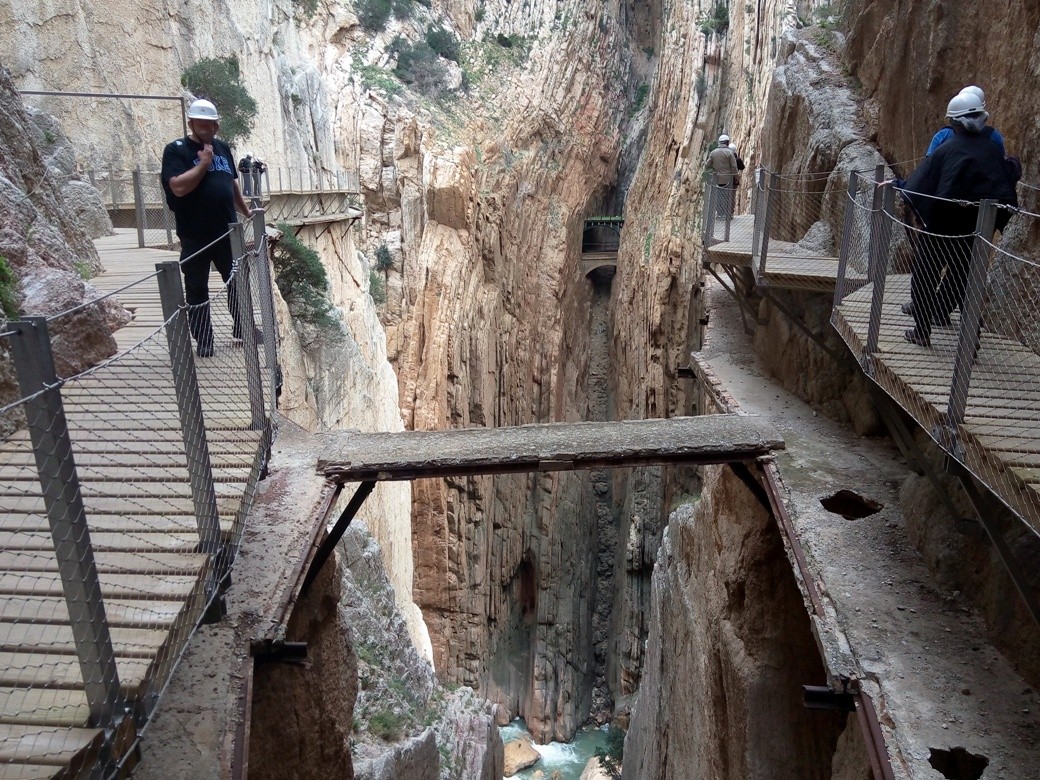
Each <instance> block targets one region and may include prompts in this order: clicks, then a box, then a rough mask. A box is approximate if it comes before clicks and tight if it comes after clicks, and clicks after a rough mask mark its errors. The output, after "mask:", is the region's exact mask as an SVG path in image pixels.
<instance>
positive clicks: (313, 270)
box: [271, 224, 341, 333]
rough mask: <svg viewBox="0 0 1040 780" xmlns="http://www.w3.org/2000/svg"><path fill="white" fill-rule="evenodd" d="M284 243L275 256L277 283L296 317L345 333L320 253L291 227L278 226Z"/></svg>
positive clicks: (272, 254)
mask: <svg viewBox="0 0 1040 780" xmlns="http://www.w3.org/2000/svg"><path fill="white" fill-rule="evenodd" d="M278 229H279V230H281V231H282V238H281V240H280V241H279V242H278V243H277V244H275V245H274V250H273V251H272V253H271V258H272V262H273V263H274V274H275V283H276V284H277V285H278V291H279V292H280V293H281V294H282V297H283V298H284V299H285V301H286V303H288V304H289V309H290V310H291V311H292V314H293V316H294V317H297V318H299V319H301V320H303V321H304V322H309V323H310V324H312V325H314V326H316V327H318V328H321V329H322V330H326V331H333V332H335V333H340V332H341V327H340V324H339V321H338V320H337V319H336V317H335V316H334V315H333V310H332V304H331V303H330V302H329V299H328V292H329V278H328V276H327V275H326V274H325V268H324V266H322V264H321V259H320V258H319V257H318V253H317V252H315V251H314V250H313V249H311V248H310V247H308V246H306V245H305V244H304V243H303V242H302V241H300V239H298V238H297V237H296V236H295V235H294V234H293V231H292V227H290V226H289V225H285V224H281V225H278Z"/></svg>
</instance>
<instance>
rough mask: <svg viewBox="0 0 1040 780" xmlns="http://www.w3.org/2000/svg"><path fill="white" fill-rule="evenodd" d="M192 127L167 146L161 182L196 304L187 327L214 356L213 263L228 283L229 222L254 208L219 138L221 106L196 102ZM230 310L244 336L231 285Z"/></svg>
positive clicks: (203, 353) (199, 349) (188, 293)
mask: <svg viewBox="0 0 1040 780" xmlns="http://www.w3.org/2000/svg"><path fill="white" fill-rule="evenodd" d="M188 128H189V130H190V132H189V133H188V135H187V136H185V137H184V138H178V139H177V140H176V141H173V142H171V143H169V144H167V145H166V148H165V149H164V150H163V159H162V184H163V189H164V190H165V192H166V202H167V204H168V205H169V206H170V209H172V210H173V214H174V217H175V219H176V222H177V237H178V238H179V239H180V241H181V271H182V272H183V274H184V298H185V301H186V302H187V304H188V305H189V306H191V307H193V308H192V309H191V311H190V314H189V316H188V326H189V328H190V329H191V335H192V336H193V337H194V339H195V345H196V353H197V354H198V355H199V356H200V357H209V356H211V355H212V354H213V324H212V321H211V318H210V308H209V269H210V263H213V265H215V266H216V267H217V270H218V271H219V272H220V276H221V278H222V279H223V280H224V281H225V282H227V280H228V279H229V278H230V277H231V269H232V257H231V239H230V237H229V235H228V224H229V223H231V222H234V221H235V220H236V215H235V212H236V211H237V212H238V213H239V214H242V215H243V216H246V217H248V216H249V215H250V214H251V213H252V212H251V210H250V208H249V205H248V204H247V203H246V201H245V198H243V197H242V191H241V190H240V189H239V186H238V181H237V179H238V171H237V169H236V168H235V159H234V157H233V156H232V154H231V149H230V147H228V145H227V144H226V143H224V142H223V141H221V140H220V139H219V138H217V137H216V136H217V131H218V130H219V129H220V115H219V114H217V107H216V106H214V105H213V104H212V103H211V102H210V101H208V100H195V101H194V102H192V104H191V105H190V106H189V107H188ZM214 242H216V243H214ZM211 244H212V246H210V245H211ZM228 309H229V311H230V312H231V316H232V318H233V321H234V330H233V333H232V337H233V338H236V339H237V338H240V337H241V333H240V332H239V323H238V307H237V300H236V298H235V295H234V285H231V286H229V287H228Z"/></svg>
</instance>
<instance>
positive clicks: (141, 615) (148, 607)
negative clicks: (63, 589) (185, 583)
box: [0, 596, 185, 630]
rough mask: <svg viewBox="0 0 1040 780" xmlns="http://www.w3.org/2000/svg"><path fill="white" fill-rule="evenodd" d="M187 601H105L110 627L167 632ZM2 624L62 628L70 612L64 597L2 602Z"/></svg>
mask: <svg viewBox="0 0 1040 780" xmlns="http://www.w3.org/2000/svg"><path fill="white" fill-rule="evenodd" d="M184 606H185V602H184V601H143V600H131V599H105V617H106V618H107V619H108V623H109V625H110V626H113V627H115V626H138V627H140V628H162V629H166V630H168V629H169V628H170V626H172V625H173V624H174V622H175V621H176V620H177V619H178V618H179V617H180V615H181V613H182V612H183V611H184ZM0 620H5V621H15V620H20V621H32V622H33V623H47V624H53V623H57V624H61V623H68V622H69V608H68V605H67V604H66V603H65V599H64V598H63V597H61V596H17V597H11V598H4V599H0Z"/></svg>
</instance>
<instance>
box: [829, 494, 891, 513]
mask: <svg viewBox="0 0 1040 780" xmlns="http://www.w3.org/2000/svg"><path fill="white" fill-rule="evenodd" d="M820 503H821V504H823V508H824V509H826V510H827V511H828V512H834V514H836V515H841V516H842V517H844V518H845V519H846V520H859V519H860V518H863V517H870V516H871V515H872V514H875V513H877V512H880V511H881V510H882V509H884V507H885V505H884V504H880V503H878V502H877V501H874V500H872V499H869V498H864V497H863V496H861V495H860V494H859V493H853V492H852V491H851V490H839V491H838V492H837V493H834V494H833V495H829V496H827V497H826V498H821V499H820Z"/></svg>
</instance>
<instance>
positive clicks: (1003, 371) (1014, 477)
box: [834, 275, 1040, 533]
mask: <svg viewBox="0 0 1040 780" xmlns="http://www.w3.org/2000/svg"><path fill="white" fill-rule="evenodd" d="M872 294H873V285H870V284H868V285H866V286H864V287H862V288H860V289H859V290H857V291H856V292H854V293H852V294H850V295H848V296H847V297H846V298H845V299H844V300H843V301H842V303H841V305H840V306H839V307H838V308H837V309H836V310H835V317H834V321H835V327H836V328H837V330H838V332H839V334H841V336H842V338H843V339H844V340H845V342H846V343H847V344H848V345H849V348H850V349H851V350H852V352H853V353H854V354H855V355H857V356H859V355H862V354H863V352H864V350H865V348H866V342H867V325H868V319H869V315H870V299H871V296H872ZM909 300H910V277H909V275H894V276H889V277H888V278H887V280H886V283H885V299H884V304H883V307H882V314H881V332H880V337H879V341H878V352H877V354H876V356H875V361H874V365H875V377H874V378H875V381H877V383H878V384H879V385H880V387H881V388H882V389H883V390H884V391H885V392H886V393H887V394H888V395H889V396H891V397H892V398H893V399H895V400H896V401H897V402H898V403H899V404H900V405H901V406H902V407H903V408H904V409H906V410H907V411H908V412H909V413H910V414H911V415H912V416H913V417H914V418H915V419H916V420H917V422H918V423H919V424H920V425H921V427H922V428H924V430H926V431H931V430H932V429H933V428H935V427H937V426H941V425H942V424H943V423H944V422H945V415H946V411H947V404H948V402H949V395H950V386H951V384H952V380H953V365H954V359H955V356H956V353H957V346H958V344H957V339H958V335H959V325H960V322H959V316H958V315H957V314H954V315H953V317H952V325H951V326H950V327H936V328H934V329H933V331H932V346H931V347H930V348H926V347H920V346H917V345H915V344H911V343H909V342H907V341H906V340H905V339H904V338H903V332H904V331H905V330H906V329H907V328H910V327H913V320H912V319H911V318H910V317H909V316H908V315H906V314H903V313H902V312H901V311H900V306H901V305H902V304H903V303H906V302H907V301H909ZM958 432H959V435H960V441H961V443H963V445H964V463H965V465H966V466H967V467H968V468H969V469H970V470H971V471H973V472H974V473H975V474H977V475H978V476H979V477H980V478H981V479H982V480H983V481H984V482H985V483H986V485H988V486H989V487H990V489H992V490H993V491H994V493H996V495H998V496H999V497H1000V498H1001V499H1002V500H1003V501H1004V502H1005V503H1006V504H1008V505H1009V506H1010V507H1011V508H1012V509H1014V510H1015V512H1017V513H1018V514H1019V515H1020V516H1021V517H1022V518H1023V520H1025V521H1026V522H1027V523H1028V524H1029V525H1030V526H1031V527H1032V528H1033V530H1034V531H1036V532H1037V533H1040V356H1038V355H1037V354H1036V353H1035V352H1034V351H1033V350H1031V349H1029V348H1028V347H1026V346H1024V345H1022V344H1021V343H1020V342H1018V341H1016V340H1014V339H1009V338H1006V337H1004V336H1001V335H999V334H996V333H993V332H992V331H988V330H985V329H983V330H982V332H981V334H980V345H979V350H978V356H977V359H976V365H975V368H974V371H973V373H972V378H971V384H970V386H969V392H968V401H967V407H966V411H965V420H964V423H963V424H962V425H961V426H959V428H958Z"/></svg>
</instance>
